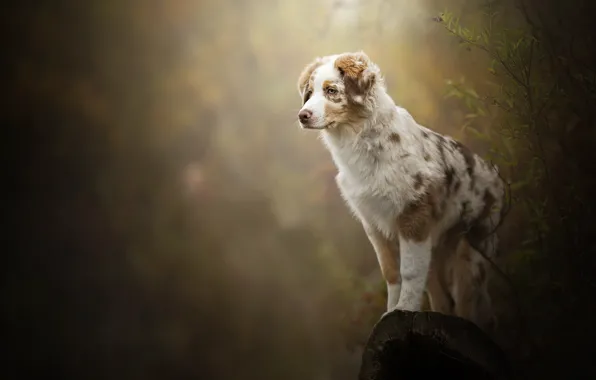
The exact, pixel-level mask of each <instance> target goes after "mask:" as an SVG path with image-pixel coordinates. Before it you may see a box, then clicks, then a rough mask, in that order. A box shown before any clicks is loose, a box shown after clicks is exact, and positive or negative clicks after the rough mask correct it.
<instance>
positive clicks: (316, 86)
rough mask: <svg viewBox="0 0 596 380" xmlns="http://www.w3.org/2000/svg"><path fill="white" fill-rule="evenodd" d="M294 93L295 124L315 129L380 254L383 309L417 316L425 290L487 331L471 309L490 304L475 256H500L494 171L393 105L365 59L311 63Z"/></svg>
mask: <svg viewBox="0 0 596 380" xmlns="http://www.w3.org/2000/svg"><path fill="white" fill-rule="evenodd" d="M298 89H299V92H300V95H301V96H302V99H303V106H302V109H301V110H300V113H299V115H298V117H299V121H300V125H301V126H302V128H304V129H313V130H320V131H321V137H322V139H323V141H324V143H325V145H326V147H327V148H328V150H329V151H330V152H331V155H332V157H333V161H334V162H335V165H336V166H337V169H338V171H339V174H338V175H337V177H336V180H337V184H338V186H339V189H340V191H341V194H342V196H343V197H344V199H345V201H346V202H347V203H348V205H349V207H350V208H351V210H352V211H353V213H354V214H355V215H356V217H357V218H358V219H359V220H360V221H361V222H362V225H363V227H364V230H365V231H366V234H367V235H368V238H369V239H370V242H371V244H372V246H373V247H374V250H375V252H376V254H377V258H378V261H379V265H380V268H381V272H382V274H383V277H384V279H385V281H386V282H387V293H388V297H387V310H388V311H391V310H393V309H394V308H397V309H401V310H412V311H417V310H420V308H421V304H422V298H423V295H424V292H425V290H426V291H427V292H428V295H429V300H430V304H431V308H432V309H433V310H435V311H439V312H443V313H446V314H456V315H460V316H462V317H465V318H468V319H471V320H473V321H475V322H477V323H479V324H481V323H484V322H485V321H486V320H487V318H488V316H487V315H486V314H485V315H480V313H481V311H480V310H479V308H478V306H477V305H476V304H475V302H477V301H478V300H479V299H483V300H484V301H488V300H489V299H488V294H487V293H486V270H485V268H486V262H485V261H483V260H484V259H483V258H482V257H481V256H480V255H479V254H478V252H474V251H475V250H479V251H482V252H483V253H484V254H485V255H486V256H487V257H489V258H494V257H495V255H496V250H497V236H496V234H495V233H494V229H495V228H496V226H497V225H499V224H500V220H501V218H502V215H501V213H502V209H503V200H504V184H503V182H502V181H501V179H500V177H499V174H498V171H497V169H496V168H494V167H492V166H491V165H489V164H487V163H486V162H485V161H484V160H483V159H482V158H480V157H479V156H477V155H476V154H474V153H472V152H471V151H470V150H469V149H468V148H466V147H465V146H464V145H462V144H461V143H459V142H458V141H456V140H454V139H453V138H451V137H448V136H444V135H441V134H439V133H436V132H434V131H432V130H430V129H428V128H425V127H423V126H421V125H419V124H418V123H417V122H416V121H415V120H414V119H413V118H412V116H411V115H410V114H409V113H408V112H407V111H406V110H405V109H403V108H401V107H399V106H396V104H395V103H394V101H393V100H392V98H391V97H390V96H389V95H388V94H387V91H386V88H385V85H384V81H383V78H382V76H381V74H380V70H379V68H378V66H377V65H376V64H374V63H373V62H372V61H371V60H370V59H369V57H368V56H367V55H366V54H365V53H364V52H357V53H343V54H339V55H332V56H327V57H323V58H316V59H315V60H314V61H313V62H312V63H310V64H309V65H307V66H306V67H305V69H304V70H303V72H302V74H301V75H300V78H299V81H298ZM458 247H459V249H458ZM456 259H457V260H459V262H458V263H455V264H454V260H456ZM462 263H463V264H462Z"/></svg>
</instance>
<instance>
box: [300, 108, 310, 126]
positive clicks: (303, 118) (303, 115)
mask: <svg viewBox="0 0 596 380" xmlns="http://www.w3.org/2000/svg"><path fill="white" fill-rule="evenodd" d="M311 117H312V111H309V110H302V111H300V113H299V114H298V118H299V119H300V122H302V123H307V122H308V121H309V120H310V118H311Z"/></svg>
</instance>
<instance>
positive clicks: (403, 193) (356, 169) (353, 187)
mask: <svg viewBox="0 0 596 380" xmlns="http://www.w3.org/2000/svg"><path fill="white" fill-rule="evenodd" d="M388 134H389V132H387V133H384V134H383V135H381V134H380V133H372V134H366V135H358V137H356V138H350V139H345V138H344V139H340V138H337V137H334V136H330V135H328V134H325V135H324V136H323V140H324V141H325V143H326V145H327V147H328V149H329V150H330V152H331V155H332V157H333V160H334V162H335V165H336V166H337V168H338V171H339V174H338V175H337V177H336V180H337V184H338V187H339V189H340V192H341V194H342V196H343V198H344V199H345V200H346V202H347V203H348V205H349V206H350V208H351V210H352V211H353V212H354V214H355V215H356V216H357V217H358V218H359V219H360V220H362V221H363V222H366V223H368V224H372V225H373V226H375V227H376V228H377V229H378V230H379V231H381V232H382V233H384V234H385V235H386V236H388V237H390V236H393V235H394V234H395V232H396V231H397V229H396V223H397V217H398V215H399V214H400V213H401V212H402V210H403V209H404V207H405V206H406V205H407V204H408V203H409V202H411V201H413V200H415V199H416V198H417V197H419V196H420V194H419V192H418V191H417V190H416V189H415V184H414V179H413V177H412V174H414V173H416V172H417V171H419V170H420V163H418V162H416V156H415V155H412V154H410V152H407V151H405V150H404V149H403V148H402V147H403V145H402V144H391V143H390V139H389V138H388Z"/></svg>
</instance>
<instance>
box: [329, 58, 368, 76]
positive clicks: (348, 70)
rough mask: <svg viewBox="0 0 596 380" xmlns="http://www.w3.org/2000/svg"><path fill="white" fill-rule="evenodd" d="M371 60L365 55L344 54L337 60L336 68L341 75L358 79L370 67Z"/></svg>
mask: <svg viewBox="0 0 596 380" xmlns="http://www.w3.org/2000/svg"><path fill="white" fill-rule="evenodd" d="M368 62H369V59H368V57H367V56H366V55H365V54H363V53H347V54H342V55H341V56H339V57H337V59H336V60H335V68H336V69H337V70H339V72H340V74H341V75H345V76H347V77H348V78H352V79H357V78H358V77H359V76H360V74H362V72H363V71H364V70H366V68H367V67H368Z"/></svg>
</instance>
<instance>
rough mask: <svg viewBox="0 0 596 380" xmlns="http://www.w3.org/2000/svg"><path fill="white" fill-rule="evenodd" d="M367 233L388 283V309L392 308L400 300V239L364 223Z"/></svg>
mask: <svg viewBox="0 0 596 380" xmlns="http://www.w3.org/2000/svg"><path fill="white" fill-rule="evenodd" d="M363 226H364V230H365V231H366V235H367V236H368V239H369V240H370V243H371V244H372V246H373V248H374V250H375V253H376V254H377V260H378V261H379V266H380V268H381V273H382V274H383V278H384V279H385V282H386V284H387V310H388V311H389V310H392V309H393V308H394V307H395V306H396V305H397V302H398V301H399V293H400V288H401V284H400V282H401V278H400V275H399V265H400V264H399V241H398V240H397V239H388V238H386V237H385V236H383V234H381V232H379V231H378V230H377V229H376V228H374V227H372V226H370V225H369V224H367V223H363Z"/></svg>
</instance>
